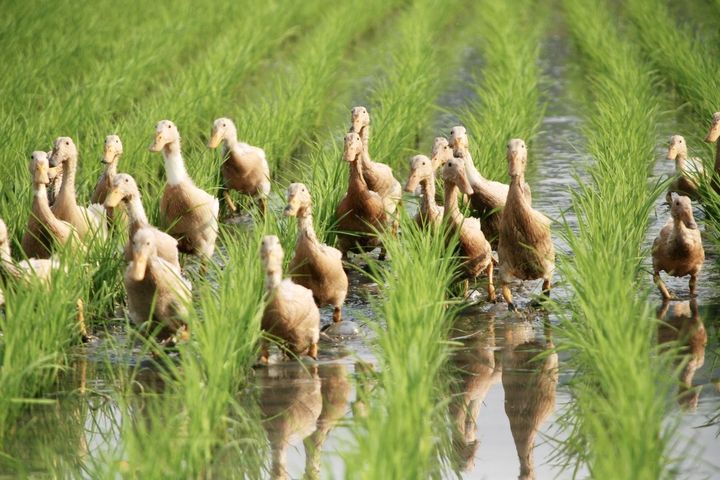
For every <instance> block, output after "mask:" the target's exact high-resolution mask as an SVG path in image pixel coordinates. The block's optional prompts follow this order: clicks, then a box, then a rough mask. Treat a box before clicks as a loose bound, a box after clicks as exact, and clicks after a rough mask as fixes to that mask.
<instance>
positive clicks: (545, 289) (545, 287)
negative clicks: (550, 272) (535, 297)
mask: <svg viewBox="0 0 720 480" xmlns="http://www.w3.org/2000/svg"><path fill="white" fill-rule="evenodd" d="M551 288H552V280H550V279H549V278H545V279H543V284H542V293H543V296H544V297H545V298H550V289H551Z"/></svg>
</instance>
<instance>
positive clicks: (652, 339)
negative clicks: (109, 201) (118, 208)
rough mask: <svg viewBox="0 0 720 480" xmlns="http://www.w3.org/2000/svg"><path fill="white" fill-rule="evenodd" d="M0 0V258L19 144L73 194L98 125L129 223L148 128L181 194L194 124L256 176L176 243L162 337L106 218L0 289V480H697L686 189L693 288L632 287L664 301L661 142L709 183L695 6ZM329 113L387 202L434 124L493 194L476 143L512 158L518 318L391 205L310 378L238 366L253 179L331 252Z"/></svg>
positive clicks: (203, 146)
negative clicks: (522, 154)
mask: <svg viewBox="0 0 720 480" xmlns="http://www.w3.org/2000/svg"><path fill="white" fill-rule="evenodd" d="M0 12H2V15H0V47H2V48H0V64H2V65H3V73H2V75H0V91H1V92H2V97H0V132H1V134H2V142H0V218H1V219H2V220H4V222H5V223H6V224H7V228H8V231H9V244H10V246H11V248H12V255H13V260H12V261H9V260H8V259H3V266H5V265H6V264H8V262H9V263H12V262H17V261H20V260H22V259H23V258H25V257H24V255H23V252H22V249H21V243H22V238H23V234H24V232H25V229H26V227H27V225H28V219H29V218H30V215H31V205H32V202H33V195H34V193H33V183H32V181H31V174H30V173H29V172H28V165H29V162H30V155H31V153H32V152H33V151H37V150H41V151H49V150H51V149H52V147H53V141H54V140H55V138H57V137H60V136H69V137H71V138H72V139H73V140H74V142H75V144H76V145H77V147H78V150H79V161H78V172H77V178H76V183H77V187H76V191H77V198H78V203H79V204H80V205H88V204H89V203H90V195H91V193H92V191H93V187H94V186H95V183H96V181H97V179H98V177H99V175H100V174H101V173H102V170H103V165H102V164H101V163H100V161H99V160H100V158H101V156H102V152H103V141H104V139H105V137H106V136H107V135H110V134H116V135H118V136H119V137H120V138H121V139H122V143H123V146H124V153H123V155H122V157H121V158H120V160H119V165H118V171H120V172H126V173H129V174H131V175H132V176H133V177H134V179H135V180H136V181H137V184H138V187H139V190H140V193H141V195H142V203H143V205H144V207H145V210H146V211H147V216H148V219H149V221H150V223H151V224H153V225H157V224H158V221H159V217H160V210H161V196H162V192H163V188H164V185H165V181H166V174H165V170H164V168H163V162H162V159H161V156H160V155H159V154H158V153H153V152H151V151H149V150H148V147H149V146H150V144H151V143H152V142H153V140H154V139H155V138H156V130H155V126H156V124H157V123H158V122H159V121H160V120H163V119H169V120H172V121H173V122H174V123H175V125H177V127H178V129H179V132H180V135H181V136H182V149H183V157H184V159H185V164H186V167H187V170H188V173H189V175H190V177H192V179H193V181H194V182H195V184H196V185H197V186H199V187H200V188H202V189H204V190H205V191H207V192H209V193H211V194H212V195H214V196H217V197H221V196H222V195H223V191H222V188H221V185H222V179H221V174H220V166H221V163H222V162H223V158H222V155H221V154H220V152H219V149H218V150H213V149H210V148H208V142H209V141H210V140H211V128H212V125H213V121H214V120H215V119H216V118H219V117H228V118H231V119H233V120H234V122H235V124H236V125H237V131H238V138H240V139H241V140H242V141H244V142H247V143H249V144H251V145H255V146H259V147H261V148H263V149H264V150H265V153H266V157H267V160H268V163H269V168H270V172H271V181H272V187H271V191H270V194H269V196H268V208H267V213H266V214H265V215H263V214H262V213H261V212H260V211H259V210H258V208H257V206H256V205H255V204H254V202H253V201H251V200H249V199H248V198H247V197H245V198H243V197H240V196H238V195H235V194H233V195H234V197H233V198H234V199H235V201H236V202H237V204H238V207H239V211H238V213H236V214H233V213H232V212H229V211H228V209H227V208H226V205H225V203H224V202H222V201H221V218H222V221H221V222H220V224H219V227H218V239H217V248H216V250H215V253H214V255H213V257H212V259H211V260H210V261H208V262H201V261H199V260H198V259H197V258H194V257H191V256H188V255H184V254H183V255H182V256H181V259H180V260H181V264H182V270H183V274H184V275H185V277H186V278H187V279H188V280H189V281H190V282H191V283H192V300H191V304H190V305H188V308H189V310H188V314H187V318H186V321H187V323H188V325H189V338H188V339H187V340H186V341H184V342H180V343H178V345H177V346H175V347H174V348H164V347H163V346H162V345H160V344H158V342H156V341H154V340H153V338H152V337H150V338H148V337H147V336H146V335H144V334H143V331H142V330H141V329H140V328H138V327H137V326H136V325H135V324H133V323H132V322H131V321H130V319H129V315H128V301H127V295H126V290H125V287H124V283H123V276H124V274H125V269H126V262H125V260H124V258H123V254H122V248H123V247H124V245H125V243H126V241H127V225H126V224H125V223H123V220H122V218H120V219H118V220H116V221H115V222H114V223H113V224H112V225H111V228H110V232H109V235H108V238H107V239H102V238H100V237H99V236H96V237H93V238H90V239H89V240H87V241H86V247H84V248H79V247H77V246H76V245H75V244H72V243H70V244H68V245H66V246H65V247H60V248H58V249H57V251H56V252H55V255H56V258H57V259H58V260H59V262H60V264H61V265H62V266H63V267H62V268H60V269H58V270H56V271H54V273H53V274H52V276H51V279H50V280H49V281H47V282H44V281H41V280H38V279H34V278H30V279H28V280H26V281H25V280H23V281H19V280H17V279H15V278H13V276H12V275H10V274H8V273H6V272H5V271H4V269H3V271H2V272H0V292H1V293H2V294H3V296H4V305H3V306H2V307H0V477H2V478H16V477H19V478H24V477H33V478H48V477H49V478H141V479H146V478H250V479H255V478H258V479H263V478H273V479H284V478H306V479H316V478H351V479H355V478H357V479H406V478H407V479H421V478H467V479H475V478H477V479H505V478H521V479H534V478H538V479H544V478H598V479H666V478H692V479H696V478H697V479H709V478H720V256H719V253H720V251H719V250H718V249H719V248H720V195H718V193H717V191H718V189H717V188H716V182H717V181H718V180H717V178H715V177H713V176H712V175H708V176H707V178H704V179H703V180H702V181H701V182H700V185H699V190H700V193H699V197H698V200H697V201H693V204H692V205H693V213H694V218H695V220H696V221H697V225H698V228H699V230H700V232H701V235H702V241H703V245H704V248H705V261H704V264H703V269H702V271H701V273H700V274H699V277H698V283H697V296H696V297H690V295H689V290H688V283H687V278H675V277H669V276H664V277H663V278H664V279H665V282H666V284H667V286H668V288H669V289H670V290H671V291H672V292H674V293H675V294H676V295H677V297H678V299H675V300H673V301H663V299H662V297H661V296H660V293H659V292H658V289H657V288H656V287H655V285H654V283H653V278H652V274H653V266H652V261H651V248H652V244H653V240H654V239H655V237H656V236H657V235H658V234H659V232H660V230H661V228H662V227H663V226H664V225H665V223H666V221H667V219H668V218H669V215H670V212H669V207H668V204H667V201H666V196H665V194H666V192H667V190H668V186H669V185H670V183H671V182H672V181H673V179H674V178H675V165H674V162H673V161H671V160H668V159H667V158H666V157H667V152H668V139H669V138H670V136H671V135H675V134H679V135H683V136H684V138H685V139H686V141H687V144H688V146H689V153H690V156H692V157H698V158H700V159H701V160H702V162H703V163H704V165H705V169H706V171H708V172H714V170H713V165H714V158H715V145H714V144H712V143H708V142H706V141H704V140H705V137H706V135H707V133H708V129H709V128H710V125H711V120H712V116H713V113H714V112H716V111H718V110H720V75H718V72H720V56H718V55H717V52H718V48H720V2H719V1H717V0H713V1H709V0H679V1H669V0H628V1H626V2H615V1H610V0H476V1H469V0H443V1H440V0H385V1H379V0H364V1H359V0H348V1H343V2H333V1H329V0H306V1H304V2H295V1H289V0H273V1H256V0H238V1H235V2H224V3H220V2H210V1H207V0H196V1H193V2H190V1H185V0H177V1H174V2H170V3H165V4H156V3H153V2H145V1H139V0H125V1H122V2H111V1H109V0H97V1H93V2H81V3H78V2H70V1H68V0H57V1H55V2H50V3H47V2H38V1H35V0H30V1H25V2H20V1H8V2H3V4H2V6H1V7H0ZM357 105H363V106H365V107H367V110H368V111H369V113H370V117H371V126H372V130H371V136H370V143H369V153H370V156H371V157H372V158H373V159H374V160H375V161H376V162H382V163H385V164H387V165H389V166H390V167H392V169H393V172H394V175H395V178H397V179H398V180H399V181H400V183H401V184H402V185H404V184H405V181H406V180H407V179H408V172H409V167H410V163H409V161H410V158H411V157H412V156H414V155H416V154H425V155H428V156H429V155H430V151H431V148H432V145H433V139H434V138H435V137H438V136H445V137H448V136H449V134H450V129H451V128H452V127H454V126H456V125H462V126H464V127H465V128H466V129H467V133H468V136H469V140H470V144H469V147H470V153H471V154H472V158H473V160H474V163H475V166H476V167H477V169H478V170H479V171H480V172H481V173H482V174H483V175H484V176H485V177H487V178H489V179H491V180H496V181H500V182H504V183H509V182H510V177H509V176H508V162H507V160H506V145H507V143H508V140H509V139H511V138H522V139H524V140H525V142H526V144H527V149H528V152H529V160H528V166H527V173H526V177H525V178H526V181H527V182H528V184H529V185H530V187H531V189H532V206H533V207H534V208H535V209H537V210H539V211H541V212H543V213H544V214H545V215H547V217H549V218H550V220H551V226H550V228H551V232H552V239H553V243H554V246H555V249H556V252H557V258H556V267H555V270H554V272H553V278H552V280H553V282H552V283H553V289H552V293H551V295H550V299H549V300H547V299H543V298H542V295H541V293H542V292H541V285H540V282H539V281H528V282H523V283H522V284H520V283H518V284H515V285H513V287H512V288H513V295H514V302H515V305H516V306H517V307H518V309H517V311H509V310H508V305H507V304H506V303H505V302H504V301H503V300H502V298H501V296H500V294H499V293H500V288H499V286H498V300H499V301H498V302H497V303H491V302H487V301H486V295H485V287H486V284H487V279H486V278H485V277H482V276H481V277H480V278H479V280H478V282H477V283H475V284H471V285H470V289H469V292H468V293H467V295H466V294H465V292H464V289H463V285H462V282H461V281H460V272H461V267H460V264H461V260H462V259H460V258H458V256H457V254H456V243H457V241H458V238H457V235H455V236H453V235H446V234H445V233H442V232H441V231H440V230H437V229H435V230H433V229H430V230H428V229H423V228H421V227H419V226H418V225H417V224H416V223H415V221H414V215H415V213H416V212H417V210H418V208H419V202H420V199H419V197H418V196H416V195H414V194H413V193H407V192H406V193H404V194H403V198H402V202H401V203H400V206H399V208H398V210H397V212H396V213H395V214H394V217H393V218H394V221H395V222H396V224H397V226H398V228H397V230H398V233H397V235H395V234H393V233H392V232H391V231H390V230H388V231H385V232H382V233H379V235H380V238H381V239H382V242H383V252H382V253H381V252H380V251H379V249H376V250H374V251H372V252H369V253H365V254H359V255H351V256H350V259H349V260H348V261H347V262H346V269H347V272H348V274H347V275H348V279H349V290H348V295H347V298H346V301H345V305H344V307H343V309H342V315H343V322H342V323H341V324H333V309H332V307H323V308H321V309H320V314H321V320H320V321H321V325H322V326H323V327H329V328H328V329H327V330H325V331H324V332H323V333H322V334H321V337H320V342H319V353H318V358H317V360H313V359H310V358H308V357H303V356H292V355H291V356H283V355H282V354H281V353H280V351H279V350H278V349H276V348H275V347H273V348H272V349H271V355H270V359H269V362H268V364H263V363H261V362H259V360H258V359H259V355H260V352H261V348H260V345H261V343H262V342H263V341H267V340H268V339H269V338H268V335H267V334H266V333H264V332H263V331H262V330H261V321H262V320H261V319H262V316H263V311H264V308H265V304H266V302H267V301H268V297H267V295H265V294H264V279H265V271H264V269H263V262H262V259H261V255H260V246H261V243H262V240H263V236H265V235H277V236H278V237H279V240H280V243H281V244H282V246H283V248H284V251H285V259H284V266H285V271H286V272H287V265H288V263H289V261H290V256H291V252H292V251H293V248H294V245H295V239H296V237H297V235H298V226H297V221H296V219H295V218H291V217H287V216H285V215H283V211H284V209H285V206H286V197H285V195H286V193H285V192H286V191H287V188H288V186H289V185H290V184H291V183H293V182H302V183H304V184H305V185H307V187H308V189H309V191H310V192H311V194H312V202H313V214H314V224H315V230H316V232H317V236H318V238H319V239H320V241H322V242H324V243H327V244H329V245H333V244H335V243H336V240H337V239H338V234H339V228H338V219H337V218H336V213H335V208H336V205H337V204H338V203H339V202H340V200H341V199H342V198H343V196H344V195H345V192H346V191H347V188H348V178H349V173H348V171H349V168H348V163H347V162H345V161H343V138H344V136H345V135H346V133H347V132H348V128H349V124H350V109H351V108H352V107H354V106H357ZM718 174H719V173H718V172H715V173H714V174H713V175H718ZM438 176H440V173H439V172H438ZM438 191H439V194H438V199H441V198H442V181H441V180H440V181H439V182H438ZM441 203H442V202H441ZM462 208H463V209H464V210H463V211H465V212H466V213H467V214H468V215H470V214H472V209H471V208H470V206H469V205H466V204H464V203H463V205H462ZM663 275H664V274H663ZM497 278H498V277H497V275H496V281H497ZM538 299H540V305H539V306H538V305H537V302H536V300H538ZM78 300H81V302H82V304H83V307H82V309H81V310H79V309H78ZM341 325H342V327H341V328H338V327H340V326H341ZM270 340H271V339H270Z"/></svg>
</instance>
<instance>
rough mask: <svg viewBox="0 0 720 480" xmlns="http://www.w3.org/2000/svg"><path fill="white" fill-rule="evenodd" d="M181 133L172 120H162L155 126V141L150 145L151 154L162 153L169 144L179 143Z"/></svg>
mask: <svg viewBox="0 0 720 480" xmlns="http://www.w3.org/2000/svg"><path fill="white" fill-rule="evenodd" d="M179 141H180V132H178V129H177V127H176V126H175V124H174V123H173V122H171V121H170V120H161V121H160V122H158V124H157V125H155V140H154V141H153V143H152V145H150V151H151V152H160V151H162V149H163V148H164V147H165V145H167V144H169V143H174V142H179Z"/></svg>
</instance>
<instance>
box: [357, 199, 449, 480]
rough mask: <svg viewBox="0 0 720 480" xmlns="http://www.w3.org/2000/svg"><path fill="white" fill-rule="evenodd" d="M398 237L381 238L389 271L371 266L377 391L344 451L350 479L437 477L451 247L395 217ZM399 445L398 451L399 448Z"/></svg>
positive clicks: (437, 234) (406, 218)
mask: <svg viewBox="0 0 720 480" xmlns="http://www.w3.org/2000/svg"><path fill="white" fill-rule="evenodd" d="M400 227H401V230H402V232H403V237H402V240H398V239H396V238H394V237H391V236H387V235H386V236H385V237H384V238H383V241H384V245H385V246H386V248H387V251H388V256H389V257H390V259H391V260H390V261H389V263H390V265H389V266H380V265H378V264H374V272H375V273H374V275H375V277H376V281H377V283H378V285H379V286H380V298H379V299H378V300H376V301H375V302H374V308H375V309H376V311H377V313H378V315H379V316H380V317H381V318H383V319H384V325H382V326H380V325H377V326H376V327H375V330H376V332H377V335H378V339H377V345H376V352H377V357H378V359H379V362H380V372H379V373H378V375H377V378H378V380H379V384H380V388H379V392H378V393H376V395H375V396H374V397H373V398H370V399H366V401H368V402H369V403H370V404H371V408H370V409H369V412H368V415H367V417H365V418H361V419H356V425H355V426H354V427H353V430H354V433H355V438H354V442H353V444H352V447H351V448H348V449H347V451H346V452H345V453H344V459H345V463H346V469H347V470H346V471H347V475H348V477H349V478H429V477H436V476H439V474H440V469H441V463H440V461H439V454H440V451H441V450H442V449H443V448H444V445H443V442H444V440H446V439H445V436H444V434H443V432H442V431H438V429H439V428H440V429H441V430H442V427H439V426H441V425H443V424H444V423H443V422H444V421H443V419H442V418H441V417H442V414H443V411H444V409H445V408H446V407H447V405H446V404H445V401H446V397H447V395H446V388H445V387H446V385H444V382H443V381H442V379H441V377H440V375H439V374H440V372H441V371H443V366H444V364H445V361H446V359H447V357H448V353H449V351H450V345H449V343H447V342H444V341H443V340H442V339H444V338H447V336H448V331H449V329H450V325H451V324H452V319H453V317H454V313H453V309H448V302H447V300H446V298H447V296H448V293H449V292H448V288H449V286H450V284H451V283H452V282H453V279H454V278H455V275H456V269H457V263H456V260H455V257H454V248H453V246H452V243H446V241H445V235H443V234H442V233H441V232H440V231H437V232H434V233H432V234H430V233H429V232H427V231H425V230H423V229H421V228H420V227H418V225H417V224H416V223H415V221H414V220H413V219H412V218H410V217H409V216H408V215H407V214H405V213H403V214H401V215H400ZM400 445H402V448H398V447H399V446H400Z"/></svg>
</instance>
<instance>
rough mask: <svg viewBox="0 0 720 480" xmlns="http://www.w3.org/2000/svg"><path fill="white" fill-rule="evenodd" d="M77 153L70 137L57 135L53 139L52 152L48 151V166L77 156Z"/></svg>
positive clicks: (53, 165)
mask: <svg viewBox="0 0 720 480" xmlns="http://www.w3.org/2000/svg"><path fill="white" fill-rule="evenodd" d="M43 153H44V152H43ZM77 155H78V150H77V147H76V146H75V142H73V139H72V138H70V137H58V138H56V139H55V143H53V149H52V152H51V153H50V159H49V161H50V166H52V167H56V166H58V165H59V164H61V163H65V162H67V161H69V160H71V159H75V158H77Z"/></svg>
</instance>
